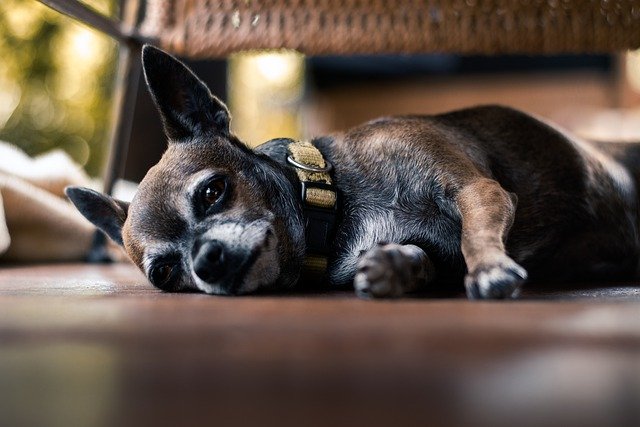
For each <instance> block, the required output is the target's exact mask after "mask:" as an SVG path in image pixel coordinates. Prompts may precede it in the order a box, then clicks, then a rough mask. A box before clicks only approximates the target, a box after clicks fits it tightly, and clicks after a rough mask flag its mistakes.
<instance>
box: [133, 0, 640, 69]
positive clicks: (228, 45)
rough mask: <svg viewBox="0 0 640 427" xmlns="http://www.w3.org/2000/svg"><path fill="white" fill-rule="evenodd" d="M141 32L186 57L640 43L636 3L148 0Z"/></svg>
mask: <svg viewBox="0 0 640 427" xmlns="http://www.w3.org/2000/svg"><path fill="white" fill-rule="evenodd" d="M141 32H142V34H143V35H145V36H148V37H150V38H152V39H155V40H157V42H158V44H160V45H161V46H162V47H164V48H165V49H167V50H169V51H171V52H173V53H176V54H180V55H184V56H188V57H195V58H205V57H208V58H210V57H221V56H225V55H227V54H229V53H231V52H234V51H237V50H246V49H261V48H283V47H284V48H291V49H296V50H299V51H301V52H304V53H306V54H309V55H322V54H354V53H363V54H365V53H366V54H370V53H427V52H453V53H467V54H498V53H561V52H576V53H578V52H613V51H620V50H625V49H630V48H637V47H639V46H640V1H638V0H433V1H420V0H397V1H393V0H386V1H385V0H147V1H146V13H145V18H144V21H143V22H142V25H141Z"/></svg>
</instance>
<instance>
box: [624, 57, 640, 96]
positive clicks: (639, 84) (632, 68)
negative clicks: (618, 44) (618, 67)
mask: <svg viewBox="0 0 640 427" xmlns="http://www.w3.org/2000/svg"><path fill="white" fill-rule="evenodd" d="M627 78H628V79H629V84H630V85H631V88H632V89H633V90H634V91H636V92H638V93H640V50H635V51H633V52H629V53H628V54H627Z"/></svg>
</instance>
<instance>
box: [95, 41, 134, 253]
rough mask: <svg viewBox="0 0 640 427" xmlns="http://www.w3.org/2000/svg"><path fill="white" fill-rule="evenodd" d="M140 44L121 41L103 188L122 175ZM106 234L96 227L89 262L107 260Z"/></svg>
mask: <svg viewBox="0 0 640 427" xmlns="http://www.w3.org/2000/svg"><path fill="white" fill-rule="evenodd" d="M140 54H141V45H140V44H139V43H136V42H135V41H128V42H122V43H121V44H120V52H119V58H118V71H117V77H116V84H115V88H116V89H115V96H114V100H113V114H112V117H113V125H112V126H113V127H112V130H111V141H110V144H109V158H108V161H107V167H106V170H105V173H104V183H103V191H104V192H105V193H106V194H112V193H113V187H114V185H115V183H116V180H117V179H118V178H119V177H121V176H122V172H123V170H124V164H125V161H126V159H127V151H128V149H129V139H130V138H131V127H132V125H133V113H134V111H135V107H136V96H137V95H138V82H139V80H140V72H141V61H140ZM106 243H107V237H106V236H105V235H104V234H103V233H102V232H101V231H100V230H96V235H95V237H94V239H93V243H92V245H91V250H90V251H89V253H88V254H87V261H89V262H93V263H104V262H110V261H111V257H110V256H109V253H108V251H107V248H106Z"/></svg>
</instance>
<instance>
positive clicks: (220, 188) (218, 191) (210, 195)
mask: <svg viewBox="0 0 640 427" xmlns="http://www.w3.org/2000/svg"><path fill="white" fill-rule="evenodd" d="M226 186H227V185H226V182H225V180H224V178H215V179H212V180H211V181H209V182H208V183H207V184H206V185H205V186H204V187H203V189H202V201H203V202H204V205H205V207H209V206H211V205H214V204H215V203H216V202H217V201H218V200H220V198H221V197H222V195H223V194H224V190H225V188H226Z"/></svg>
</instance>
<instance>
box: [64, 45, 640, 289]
mask: <svg viewBox="0 0 640 427" xmlns="http://www.w3.org/2000/svg"><path fill="white" fill-rule="evenodd" d="M143 59H144V66H145V73H146V76H147V81H148V85H149V87H150V90H151V92H152V95H153V96H154V99H155V100H156V102H157V104H158V106H159V109H160V111H161V115H162V117H163V123H164V124H165V129H166V130H167V134H168V137H169V139H170V144H169V148H168V150H167V151H166V153H165V154H164V156H163V158H162V160H161V161H160V162H159V163H158V164H157V165H156V166H155V167H153V168H152V169H151V170H150V171H149V173H148V174H147V176H146V177H145V179H144V180H143V181H142V183H141V184H140V188H139V190H138V193H137V195H136V198H135V199H134V200H133V202H132V204H131V206H130V207H129V209H128V213H126V206H125V205H122V204H120V205H118V204H116V203H115V201H113V200H111V199H110V198H108V197H107V196H104V195H98V194H97V193H91V192H88V190H80V189H72V190H70V192H69V194H70V197H71V199H72V201H74V203H75V204H76V206H78V208H79V209H80V211H81V212H83V214H85V216H87V217H88V218H89V219H90V220H91V221H93V222H94V224H96V225H97V226H98V227H100V228H101V229H103V230H105V231H106V232H107V233H108V234H109V235H110V236H111V237H112V238H113V239H114V240H116V241H117V240H118V239H119V238H121V239H122V241H123V242H124V246H125V249H126V250H127V253H128V254H129V256H130V257H131V258H132V260H133V261H134V262H135V263H136V264H137V265H138V266H139V267H140V268H141V269H142V270H143V271H145V272H146V273H147V274H148V272H149V268H150V266H149V265H145V261H144V260H145V256H146V257H147V258H146V259H147V260H149V259H150V258H149V253H150V252H154V251H155V252H157V253H158V256H159V257H160V258H162V255H163V254H166V253H171V254H172V256H175V257H177V258H179V259H180V266H181V268H182V269H183V270H184V271H182V272H181V276H180V279H179V280H177V281H176V282H175V283H174V284H172V286H171V287H170V288H169V289H168V290H183V289H194V288H195V287H196V286H195V285H194V282H193V279H192V276H193V274H192V272H191V271H188V267H189V265H191V264H190V262H189V257H191V256H192V253H191V252H192V247H193V245H194V240H195V239H197V238H198V237H199V236H201V235H203V234H204V233H206V232H207V230H211V229H212V228H215V227H218V226H220V224H221V223H223V222H225V221H226V222H229V221H233V222H234V223H242V224H246V223H251V222H252V221H256V220H259V219H264V218H266V220H265V221H269V224H272V225H270V227H272V228H273V230H274V232H275V236H276V238H277V260H276V261H275V262H277V264H278V265H277V267H278V268H277V272H278V273H277V278H274V279H273V280H271V281H270V283H260V284H259V288H260V289H264V288H289V287H291V286H293V285H294V284H295V283H305V278H304V277H303V278H302V280H298V278H299V274H300V271H301V265H302V258H303V254H304V228H303V221H304V219H303V214H302V209H301V205H300V201H299V200H298V196H297V195H298V194H299V191H298V190H299V186H300V184H299V182H298V181H297V178H296V175H295V173H293V171H292V170H291V168H290V167H289V166H288V165H287V163H286V146H287V144H289V143H290V142H291V141H290V140H287V139H276V140H272V141H269V142H267V143H265V144H263V145H261V146H259V147H258V148H256V149H255V150H254V151H252V150H250V149H248V148H246V147H245V146H244V145H243V144H242V143H241V142H240V141H239V140H237V138H236V137H235V136H233V134H232V133H231V132H229V130H228V129H229V128H228V126H229V124H228V121H229V116H228V111H227V110H226V107H225V106H224V105H223V104H222V103H220V101H218V100H217V99H216V98H214V97H212V96H211V95H210V93H209V92H208V90H207V89H206V87H204V85H203V84H202V82H200V81H199V80H197V78H195V76H193V75H191V74H190V73H189V72H188V71H187V70H186V68H184V66H183V65H182V64H180V63H178V62H177V61H176V60H174V59H172V58H170V57H169V56H168V55H166V54H164V53H162V52H160V51H157V50H155V49H151V48H146V49H145V53H144V54H143ZM185 73H187V74H185ZM185 98H186V100H185ZM312 143H313V144H314V145H315V146H316V147H317V148H318V149H319V150H320V151H321V152H322V153H323V155H324V156H325V158H326V159H327V160H329V161H330V162H331V163H332V164H333V166H334V180H335V183H336V185H337V187H338V190H339V193H340V196H341V205H340V209H339V213H338V221H337V231H336V236H335V239H334V242H333V248H332V253H333V256H332V257H331V259H330V264H329V271H328V282H329V284H331V285H335V286H338V285H345V284H351V283H353V282H354V279H355V284H356V289H357V291H358V293H359V294H361V295H364V296H374V297H385V296H399V295H402V294H403V293H405V292H410V291H415V290H418V289H420V288H421V286H422V287H423V286H424V285H426V284H427V283H432V282H434V280H435V282H440V283H460V284H462V283H463V282H464V284H465V286H466V289H467V295H468V296H469V297H471V298H506V297H514V296H516V295H517V294H518V292H519V288H520V284H521V283H522V282H524V280H525V279H526V278H527V275H528V277H529V280H532V281H569V280H586V279H607V280H612V279H625V278H631V277H634V276H635V274H636V271H637V264H638V255H639V254H638V252H639V248H640V246H639V242H638V229H637V225H638V207H637V195H636V186H637V183H638V176H639V175H640V174H639V172H638V168H637V165H638V164H639V160H640V149H639V148H638V147H639V145H638V144H627V145H620V144H610V145H606V144H596V143H591V142H585V141H581V140H579V139H577V138H575V137H572V136H569V135H567V134H565V133H563V132H562V131H560V130H557V129H555V128H553V127H552V126H550V125H548V124H545V123H543V122H542V121H540V120H538V119H536V118H534V117H531V116H529V115H527V114H524V113H522V112H519V111H516V110H513V109H510V108H505V107H499V106H485V107H476V108H470V109H465V110H461V111H455V112H451V113H447V114H441V115H435V116H407V117H391V118H383V119H378V120H375V121H372V122H369V123H366V124H364V125H362V126H359V127H357V128H354V129H352V130H350V131H348V132H346V133H344V134H340V135H334V136H327V137H321V138H316V139H314V140H312ZM210 170H215V171H217V173H221V174H224V175H225V176H228V177H229V179H230V180H231V182H232V183H233V193H232V196H231V198H230V200H229V201H228V203H227V204H226V208H225V209H224V210H223V211H221V212H219V213H217V214H216V215H214V216H212V217H209V218H194V214H193V213H192V212H191V208H190V204H189V200H190V199H189V198H188V197H187V195H188V194H190V193H189V192H190V191H191V190H190V186H191V185H195V184H194V182H197V177H198V176H200V175H202V174H204V173H207V171H210ZM119 208H120V210H118V209H119ZM125 217H126V219H125ZM114 229H115V230H116V232H115V233H114V231H113V230H114ZM120 229H121V230H122V232H121V234H119V233H118V231H119V230H120ZM381 242H385V243H384V244H380V243H381ZM259 249H260V248H258V249H257V250H259ZM185 260H186V261H185ZM149 262H155V261H154V259H151V261H149ZM249 267H250V266H249ZM525 270H526V271H525ZM269 271H272V272H273V271H276V270H273V269H271V270H269ZM242 273H243V274H246V271H245V272H242ZM253 274H257V273H255V272H254V273H253ZM463 278H464V281H463ZM243 286H245V285H243ZM199 287H200V286H199ZM200 289H202V287H200ZM247 289H249V290H250V291H254V290H256V289H255V288H252V287H250V286H249V287H245V288H242V289H237V288H231V289H225V288H224V287H223V288H216V289H215V290H213V291H211V292H213V293H243V292H245V291H247ZM206 291H207V292H209V289H208V288H207V289H206Z"/></svg>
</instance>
